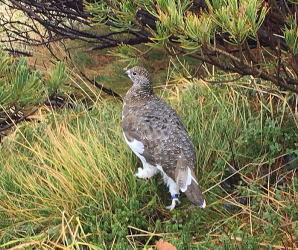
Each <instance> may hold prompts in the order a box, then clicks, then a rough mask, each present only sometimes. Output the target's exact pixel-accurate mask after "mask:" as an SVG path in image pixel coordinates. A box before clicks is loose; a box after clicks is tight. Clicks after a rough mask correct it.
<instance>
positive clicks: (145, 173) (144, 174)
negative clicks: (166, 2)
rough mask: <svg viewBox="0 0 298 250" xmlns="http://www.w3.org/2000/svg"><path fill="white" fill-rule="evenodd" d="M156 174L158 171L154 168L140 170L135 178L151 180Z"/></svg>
mask: <svg viewBox="0 0 298 250" xmlns="http://www.w3.org/2000/svg"><path fill="white" fill-rule="evenodd" d="M155 174H156V170H155V169H153V168H138V172H137V173H135V176H136V177H138V178H140V179H149V178H151V177H152V176H153V175H155Z"/></svg>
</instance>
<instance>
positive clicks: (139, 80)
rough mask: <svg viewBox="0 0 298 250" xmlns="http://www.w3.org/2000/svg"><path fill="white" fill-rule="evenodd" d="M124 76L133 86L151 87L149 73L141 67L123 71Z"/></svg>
mask: <svg viewBox="0 0 298 250" xmlns="http://www.w3.org/2000/svg"><path fill="white" fill-rule="evenodd" d="M124 74H125V75H127V76H128V77H129V78H130V80H131V81H132V83H133V84H138V85H143V84H144V85H148V84H149V85H151V80H150V75H149V72H148V71H147V70H146V69H145V68H143V67H139V66H135V67H133V68H131V69H129V70H127V71H125V72H124Z"/></svg>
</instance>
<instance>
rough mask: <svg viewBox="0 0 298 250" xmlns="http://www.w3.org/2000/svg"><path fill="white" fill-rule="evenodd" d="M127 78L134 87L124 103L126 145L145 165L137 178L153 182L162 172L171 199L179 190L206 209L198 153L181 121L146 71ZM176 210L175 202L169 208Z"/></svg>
mask: <svg viewBox="0 0 298 250" xmlns="http://www.w3.org/2000/svg"><path fill="white" fill-rule="evenodd" d="M127 75H128V76H129V77H130V78H131V80H132V82H133V86H132V87H131V88H130V90H129V91H128V92H127V94H126V96H125V99H124V106H123V113H122V128H123V133H124V136H125V138H126V141H127V143H128V144H129V146H130V147H131V148H132V150H133V151H134V152H135V154H136V155H137V156H138V157H139V158H140V159H141V161H142V163H143V167H144V168H143V169H139V172H138V173H137V174H136V176H137V177H139V178H150V177H151V176H153V175H154V174H156V173H157V172H161V173H162V175H163V177H164V180H165V182H166V184H167V185H168V186H169V188H170V192H171V195H172V197H173V196H175V192H176V194H177V192H178V194H179V189H180V190H181V191H183V192H185V194H186V195H187V197H188V198H189V200H190V201H191V202H192V203H193V204H195V205H197V206H200V207H205V201H204V199H203V196H202V193H201V191H200V189H199V186H198V185H197V179H196V177H195V174H194V171H193V170H194V167H195V162H196V160H195V149H194V146H193V144H192V141H191V139H190V137H189V135H188V133H187V131H186V129H185V127H184V125H183V123H182V121H181V119H180V118H179V116H178V115H177V113H176V111H175V110H173V109H172V108H171V107H170V106H169V105H168V104H167V103H166V102H165V101H163V100H162V99H160V98H159V97H157V96H156V95H155V94H154V93H153V87H152V82H151V80H150V77H149V73H148V71H147V70H146V69H144V68H142V67H134V68H132V69H130V70H129V71H127ZM189 178H190V179H189ZM173 181H174V182H173ZM173 199H174V198H173ZM175 200H178V199H175ZM174 207H175V202H174V203H172V206H170V207H169V208H170V209H173V208H174Z"/></svg>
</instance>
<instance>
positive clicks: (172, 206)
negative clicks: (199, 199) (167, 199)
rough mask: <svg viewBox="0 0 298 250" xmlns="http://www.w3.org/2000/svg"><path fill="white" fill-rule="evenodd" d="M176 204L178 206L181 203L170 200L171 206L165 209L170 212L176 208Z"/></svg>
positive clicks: (176, 200)
mask: <svg viewBox="0 0 298 250" xmlns="http://www.w3.org/2000/svg"><path fill="white" fill-rule="evenodd" d="M176 203H177V204H178V205H179V204H180V203H181V202H180V201H179V200H178V199H177V198H175V199H172V204H171V205H170V206H166V209H169V210H170V211H172V210H173V209H174V208H175V207H176Z"/></svg>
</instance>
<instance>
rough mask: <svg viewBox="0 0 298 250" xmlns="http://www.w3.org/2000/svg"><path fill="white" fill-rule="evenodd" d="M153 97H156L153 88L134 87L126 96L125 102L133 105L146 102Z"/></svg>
mask: <svg viewBox="0 0 298 250" xmlns="http://www.w3.org/2000/svg"><path fill="white" fill-rule="evenodd" d="M152 96H154V94H153V88H152V86H140V85H133V86H132V87H131V88H130V89H129V90H128V92H127V94H126V96H125V102H126V103H131V102H139V101H146V100H148V99H150V98H151V97H152Z"/></svg>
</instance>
